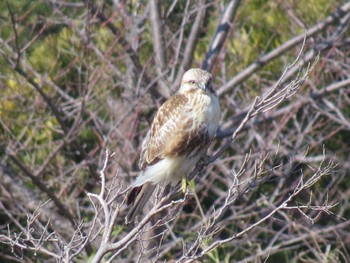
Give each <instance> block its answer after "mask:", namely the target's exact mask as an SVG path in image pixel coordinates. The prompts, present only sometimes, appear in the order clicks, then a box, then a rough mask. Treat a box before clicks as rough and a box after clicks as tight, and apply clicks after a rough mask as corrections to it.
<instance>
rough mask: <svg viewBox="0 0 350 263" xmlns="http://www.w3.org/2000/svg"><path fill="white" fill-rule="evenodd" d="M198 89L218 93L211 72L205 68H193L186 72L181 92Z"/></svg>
mask: <svg viewBox="0 0 350 263" xmlns="http://www.w3.org/2000/svg"><path fill="white" fill-rule="evenodd" d="M198 90H199V91H202V92H207V93H211V94H214V95H216V94H215V90H214V88H213V84H212V78H211V74H210V73H209V72H208V71H205V70H203V69H199V68H193V69H190V70H188V71H186V72H185V74H184V76H183V78H182V81H181V87H180V90H179V93H185V92H189V91H198Z"/></svg>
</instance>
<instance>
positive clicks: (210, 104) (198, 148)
mask: <svg viewBox="0 0 350 263" xmlns="http://www.w3.org/2000/svg"><path fill="white" fill-rule="evenodd" d="M220 114H221V111H220V105H219V100H218V97H217V95H216V93H215V90H214V89H213V86H212V76H211V74H210V73H209V72H207V71H205V70H202V69H197V68H195V69H190V70H188V71H187V72H186V73H185V74H184V76H183V78H182V82H181V87H180V89H179V91H178V92H177V93H176V94H175V95H174V96H173V97H171V98H170V99H168V100H167V101H166V102H165V103H164V104H163V105H162V106H161V107H160V108H159V110H158V112H157V114H156V116H155V118H154V119H153V122H152V125H151V128H150V130H149V131H148V133H147V135H146V138H145V139H144V141H143V143H142V150H141V157H140V169H141V173H140V175H139V176H138V177H137V179H136V181H135V182H134V183H133V185H132V189H131V191H130V192H129V194H128V197H127V204H128V205H131V204H132V207H131V208H130V210H129V212H128V214H127V216H126V222H127V223H129V222H131V221H133V220H134V218H135V216H136V215H137V214H138V213H139V212H140V211H141V210H142V208H143V207H144V205H145V204H146V202H147V201H148V200H149V199H150V196H151V195H152V193H153V191H154V189H155V188H156V186H157V184H159V183H165V184H173V185H174V184H177V183H178V182H179V181H181V180H182V179H183V178H185V177H186V176H188V175H189V173H190V172H191V171H192V170H193V169H194V167H195V166H196V165H197V163H198V162H199V160H200V158H201V157H203V156H204V155H205V154H206V152H207V149H208V147H209V145H210V143H211V141H212V139H213V138H214V136H215V133H216V130H217V128H218V125H219V119H220Z"/></svg>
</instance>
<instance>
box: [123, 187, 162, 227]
mask: <svg viewBox="0 0 350 263" xmlns="http://www.w3.org/2000/svg"><path fill="white" fill-rule="evenodd" d="M155 188H156V185H155V184H152V183H150V182H146V183H144V184H143V185H140V186H135V187H134V188H132V189H131V191H130V193H129V195H128V197H127V201H126V203H127V205H131V204H132V206H131V207H130V210H129V212H128V214H127V215H126V218H125V223H126V224H129V223H130V222H132V221H133V220H134V219H135V216H137V215H138V214H139V213H140V212H141V210H142V208H143V207H144V206H145V204H146V203H147V201H148V200H149V199H150V197H151V195H152V193H153V191H154V189H155Z"/></svg>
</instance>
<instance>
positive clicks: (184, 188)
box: [181, 177, 194, 193]
mask: <svg viewBox="0 0 350 263" xmlns="http://www.w3.org/2000/svg"><path fill="white" fill-rule="evenodd" d="M188 187H189V188H190V189H191V190H193V189H194V180H191V181H189V180H188V179H187V177H185V178H183V179H182V181H181V190H182V192H183V193H186V191H187V188H188Z"/></svg>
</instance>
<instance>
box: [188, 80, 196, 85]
mask: <svg viewBox="0 0 350 263" xmlns="http://www.w3.org/2000/svg"><path fill="white" fill-rule="evenodd" d="M188 83H190V84H196V82H195V81H194V80H190V81H189V82H188Z"/></svg>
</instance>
